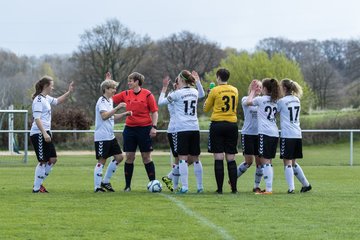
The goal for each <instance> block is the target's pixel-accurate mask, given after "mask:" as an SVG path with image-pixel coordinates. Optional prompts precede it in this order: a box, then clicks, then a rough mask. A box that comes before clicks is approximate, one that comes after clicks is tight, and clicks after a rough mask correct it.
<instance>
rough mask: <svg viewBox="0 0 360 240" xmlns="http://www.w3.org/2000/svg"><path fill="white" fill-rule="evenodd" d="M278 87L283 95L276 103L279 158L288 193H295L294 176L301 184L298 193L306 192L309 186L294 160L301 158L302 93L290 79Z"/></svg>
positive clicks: (309, 188)
mask: <svg viewBox="0 0 360 240" xmlns="http://www.w3.org/2000/svg"><path fill="white" fill-rule="evenodd" d="M280 86H281V90H282V92H283V95H284V97H282V98H281V99H280V100H279V101H278V111H279V112H280V126H281V137H280V158H281V159H283V162H284V171H285V179H286V182H287V184H288V187H289V188H288V193H289V194H292V193H295V184H294V174H295V176H296V177H297V179H298V180H299V181H300V182H301V184H302V188H301V190H300V192H307V191H310V190H311V185H310V183H309V182H308V180H307V179H306V177H305V174H304V172H303V170H302V168H301V167H300V165H299V164H298V163H297V162H296V159H299V158H302V157H303V153H302V135H301V128H300V112H301V106H300V98H301V96H302V92H303V91H302V88H301V86H300V85H299V84H298V83H297V82H295V81H293V80H290V79H283V80H281V82H280Z"/></svg>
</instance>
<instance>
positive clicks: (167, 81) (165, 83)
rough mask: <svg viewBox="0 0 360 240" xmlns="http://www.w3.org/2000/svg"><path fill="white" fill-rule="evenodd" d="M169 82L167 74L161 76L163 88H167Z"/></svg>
mask: <svg viewBox="0 0 360 240" xmlns="http://www.w3.org/2000/svg"><path fill="white" fill-rule="evenodd" d="M170 82H171V79H170V77H169V76H166V77H164V78H163V88H167V87H168V86H169V83H170Z"/></svg>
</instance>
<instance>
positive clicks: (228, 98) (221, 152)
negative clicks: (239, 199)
mask: <svg viewBox="0 0 360 240" xmlns="http://www.w3.org/2000/svg"><path fill="white" fill-rule="evenodd" d="M229 78H230V72H229V70H227V69H225V68H221V69H219V70H218V71H217V72H216V81H217V84H218V85H217V86H216V87H214V88H212V89H211V91H210V93H209V95H208V97H207V99H206V101H205V103H204V112H208V111H210V110H212V114H211V117H210V120H211V123H210V129H209V142H208V152H210V153H213V154H214V170H215V179H216V184H217V190H216V192H217V193H218V194H222V192H223V182H224V158H226V161H227V169H228V175H229V179H230V185H231V192H232V193H237V186H236V182H237V167H236V161H235V155H236V154H237V153H238V151H237V141H238V126H237V105H238V101H239V100H238V98H239V94H238V90H237V88H235V87H233V86H231V85H230V84H228V80H229Z"/></svg>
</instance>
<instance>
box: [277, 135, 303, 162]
mask: <svg viewBox="0 0 360 240" xmlns="http://www.w3.org/2000/svg"><path fill="white" fill-rule="evenodd" d="M280 158H281V159H288V160H292V159H299V158H303V153H302V139H301V138H280Z"/></svg>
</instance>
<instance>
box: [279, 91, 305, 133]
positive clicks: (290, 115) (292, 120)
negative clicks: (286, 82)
mask: <svg viewBox="0 0 360 240" xmlns="http://www.w3.org/2000/svg"><path fill="white" fill-rule="evenodd" d="M278 111H279V112H280V127H281V137H282V138H301V137H302V135H301V128H300V111H301V106H300V100H299V98H297V97H296V96H293V95H288V96H285V97H283V98H281V99H280V100H279V101H278Z"/></svg>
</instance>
